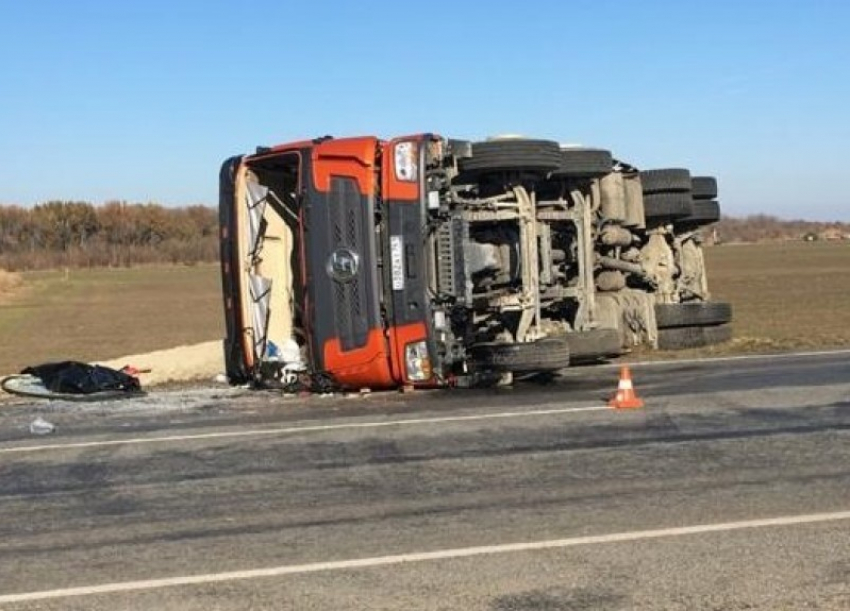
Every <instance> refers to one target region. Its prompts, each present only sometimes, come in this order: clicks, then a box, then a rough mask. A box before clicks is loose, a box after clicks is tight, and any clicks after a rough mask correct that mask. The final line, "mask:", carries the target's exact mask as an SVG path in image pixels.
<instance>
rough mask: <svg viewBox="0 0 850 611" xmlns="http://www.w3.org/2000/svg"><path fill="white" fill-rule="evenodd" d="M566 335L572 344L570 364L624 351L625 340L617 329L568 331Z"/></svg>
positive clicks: (606, 356)
mask: <svg viewBox="0 0 850 611" xmlns="http://www.w3.org/2000/svg"><path fill="white" fill-rule="evenodd" d="M566 337H567V343H568V344H569V346H570V365H575V364H578V363H592V362H595V361H600V360H602V359H606V358H610V357H615V356H620V355H621V354H622V353H623V340H622V339H621V338H620V332H619V331H617V330H616V329H591V330H590V331H574V332H572V333H567V335H566Z"/></svg>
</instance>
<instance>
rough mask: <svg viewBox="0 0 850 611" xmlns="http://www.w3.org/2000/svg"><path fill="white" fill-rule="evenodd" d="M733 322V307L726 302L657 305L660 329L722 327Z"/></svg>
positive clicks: (656, 312)
mask: <svg viewBox="0 0 850 611" xmlns="http://www.w3.org/2000/svg"><path fill="white" fill-rule="evenodd" d="M730 320H732V306H731V305H730V304H728V303H726V302H724V301H691V302H688V303H657V304H655V322H656V325H658V328H659V329H670V328H675V327H702V326H707V325H721V324H723V323H727V322H729V321H730Z"/></svg>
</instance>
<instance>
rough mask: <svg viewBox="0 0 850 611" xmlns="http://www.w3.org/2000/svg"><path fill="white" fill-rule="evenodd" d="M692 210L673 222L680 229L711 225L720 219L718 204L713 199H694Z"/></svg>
mask: <svg viewBox="0 0 850 611" xmlns="http://www.w3.org/2000/svg"><path fill="white" fill-rule="evenodd" d="M693 209H694V211H693V212H692V213H691V214H689V215H688V216H686V217H685V218H683V219H680V220H678V221H676V222H675V223H674V224H675V225H676V226H677V228H678V227H681V228H682V229H690V228H694V229H695V228H698V227H702V226H703V225H711V224H712V223H716V222H717V221H719V220H720V204H718V203H717V202H715V201H710V200H704V199H695V200H694V202H693Z"/></svg>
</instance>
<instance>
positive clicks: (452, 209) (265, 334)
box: [220, 134, 731, 388]
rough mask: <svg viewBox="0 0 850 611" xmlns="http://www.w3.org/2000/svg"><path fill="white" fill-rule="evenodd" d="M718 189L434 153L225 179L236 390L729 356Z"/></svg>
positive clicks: (612, 168) (384, 147)
mask: <svg viewBox="0 0 850 611" xmlns="http://www.w3.org/2000/svg"><path fill="white" fill-rule="evenodd" d="M716 196H717V183H716V180H715V179H714V178H713V177H708V176H703V177H693V176H691V174H690V172H689V171H688V170H685V169H677V168H672V169H660V170H648V171H639V170H638V169H637V168H635V167H633V166H631V165H628V164H626V163H623V162H621V161H617V160H616V159H613V158H612V155H611V153H610V152H609V151H607V150H602V149H591V148H580V147H565V146H561V145H559V144H558V143H557V142H553V141H548V140H535V139H525V138H496V139H492V140H488V141H483V142H474V143H471V142H467V141H461V140H452V139H446V138H442V137H440V136H436V135H432V134H420V135H415V136H409V137H402V138H396V139H392V140H381V139H378V138H375V137H362V138H344V139H334V138H330V137H325V138H320V139H316V140H311V141H303V142H295V143H291V144H285V145H281V146H275V147H272V148H264V147H261V148H258V149H257V151H256V152H255V153H254V154H251V155H245V156H237V157H233V158H230V159H228V160H227V161H226V162H225V163H224V165H223V167H222V170H221V176H220V220H221V265H222V284H223V294H224V310H225V320H226V333H227V336H226V338H225V340H224V351H225V362H226V366H227V375H228V378H229V379H230V380H231V382H233V383H246V382H253V383H256V384H260V385H275V384H279V385H283V386H286V385H290V384H292V383H294V382H295V381H296V380H299V379H302V380H303V378H304V376H319V377H321V378H322V379H324V380H326V381H327V382H329V383H330V384H333V385H334V386H336V387H339V388H362V387H371V388H391V387H398V386H409V385H413V386H424V387H437V386H449V385H481V384H491V383H494V382H502V383H504V382H508V381H510V380H511V378H512V377H513V376H515V375H517V374H535V373H540V372H551V371H556V370H559V369H562V368H565V367H568V366H569V365H571V364H576V363H582V362H592V361H597V360H602V359H607V358H611V357H616V356H618V355H620V354H622V353H623V352H624V351H627V350H628V349H629V348H631V347H633V346H636V345H639V344H647V345H649V346H652V347H655V348H660V349H678V348H689V347H697V346H704V345H708V344H713V343H718V342H721V341H725V340H727V339H729V337H730V327H729V325H728V324H727V323H728V322H729V321H730V319H731V308H730V306H729V304H727V303H722V302H716V301H712V300H711V299H710V293H709V291H708V283H707V279H706V270H705V263H704V259H703V252H702V240H703V236H702V230H704V228H705V227H706V226H707V225H709V224H711V223H713V222H715V221H717V220H718V218H719V207H718V203H717V201H716Z"/></svg>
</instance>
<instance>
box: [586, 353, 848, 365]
mask: <svg viewBox="0 0 850 611" xmlns="http://www.w3.org/2000/svg"><path fill="white" fill-rule="evenodd" d="M843 354H850V349H841V350H820V351H817V352H783V353H781V354H741V355H738V356H706V357H701V358H696V359H665V360H662V361H633V362H631V363H628V362H625V361H624V362H617V361H614V362H611V363H605V364H604V365H601V367H606V368H617V369H619V368H620V367H622V366H623V365H626V366H628V367H638V366H640V367H652V366H656V367H660V366H664V365H699V364H703V363H725V362H735V361H755V360H759V359H762V360H768V359H790V358H807V357H812V356H840V355H843Z"/></svg>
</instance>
